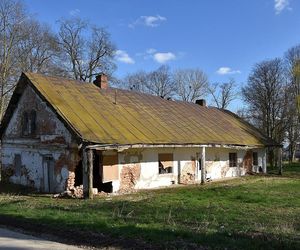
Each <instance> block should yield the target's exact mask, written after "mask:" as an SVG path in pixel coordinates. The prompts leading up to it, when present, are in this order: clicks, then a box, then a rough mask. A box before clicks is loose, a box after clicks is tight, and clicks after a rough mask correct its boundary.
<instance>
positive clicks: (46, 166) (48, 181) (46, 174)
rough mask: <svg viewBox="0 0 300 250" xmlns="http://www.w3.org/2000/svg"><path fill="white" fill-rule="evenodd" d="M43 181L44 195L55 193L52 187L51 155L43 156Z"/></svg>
mask: <svg viewBox="0 0 300 250" xmlns="http://www.w3.org/2000/svg"><path fill="white" fill-rule="evenodd" d="M43 179H44V187H43V191H44V192H45V193H53V192H54V191H55V186H54V183H55V182H54V159H53V156H52V155H44V156H43Z"/></svg>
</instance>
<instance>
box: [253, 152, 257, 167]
mask: <svg viewBox="0 0 300 250" xmlns="http://www.w3.org/2000/svg"><path fill="white" fill-rule="evenodd" d="M253 165H254V166H258V153H257V152H253Z"/></svg>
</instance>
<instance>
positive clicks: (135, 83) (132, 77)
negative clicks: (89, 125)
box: [123, 71, 149, 93]
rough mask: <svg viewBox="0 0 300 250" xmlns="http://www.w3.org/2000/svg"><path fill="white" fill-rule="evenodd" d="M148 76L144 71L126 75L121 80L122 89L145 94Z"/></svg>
mask: <svg viewBox="0 0 300 250" xmlns="http://www.w3.org/2000/svg"><path fill="white" fill-rule="evenodd" d="M148 81H149V75H148V73H146V72H145V71H138V72H136V73H133V74H128V75H127V76H126V77H125V78H124V80H123V87H124V88H126V89H130V90H133V91H138V92H143V93H146V92H147V89H146V88H147V87H146V86H147V84H148Z"/></svg>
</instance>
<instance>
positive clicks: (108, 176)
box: [102, 155, 119, 183]
mask: <svg viewBox="0 0 300 250" xmlns="http://www.w3.org/2000/svg"><path fill="white" fill-rule="evenodd" d="M102 166H103V175H102V182H103V183H105V182H109V181H113V180H118V179H119V168H118V155H103V156H102Z"/></svg>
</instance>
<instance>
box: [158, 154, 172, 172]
mask: <svg viewBox="0 0 300 250" xmlns="http://www.w3.org/2000/svg"><path fill="white" fill-rule="evenodd" d="M158 172H159V174H170V173H173V154H158Z"/></svg>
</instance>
